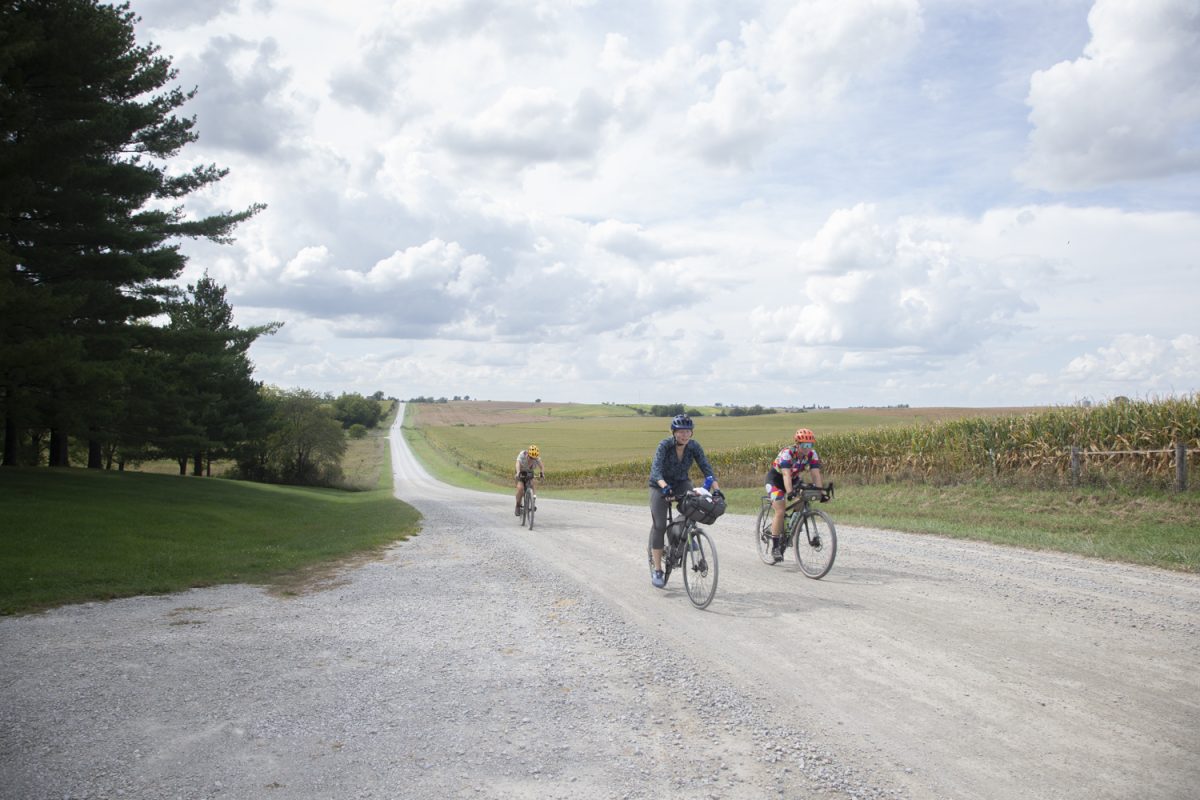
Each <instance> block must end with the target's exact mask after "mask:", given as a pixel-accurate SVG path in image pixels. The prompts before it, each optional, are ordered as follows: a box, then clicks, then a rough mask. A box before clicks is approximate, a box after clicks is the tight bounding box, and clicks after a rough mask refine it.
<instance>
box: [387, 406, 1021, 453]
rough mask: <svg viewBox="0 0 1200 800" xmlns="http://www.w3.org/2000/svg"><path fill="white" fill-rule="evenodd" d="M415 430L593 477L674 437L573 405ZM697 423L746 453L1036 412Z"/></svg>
mask: <svg viewBox="0 0 1200 800" xmlns="http://www.w3.org/2000/svg"><path fill="white" fill-rule="evenodd" d="M408 409H409V412H408V413H409V424H411V425H413V426H415V427H418V428H421V429H422V431H423V432H424V434H425V435H426V436H428V437H429V438H430V440H431V444H433V445H434V446H436V447H438V448H439V449H442V450H444V451H450V452H454V453H456V454H458V455H459V457H460V458H461V459H464V460H465V461H466V462H467V463H468V464H471V463H472V462H482V463H483V464H505V465H507V464H508V463H509V462H511V461H512V460H514V459H515V458H516V455H517V453H518V452H519V451H520V450H521V449H523V448H525V447H527V446H528V445H529V444H531V443H536V444H537V445H538V447H539V448H541V451H542V454H543V459H544V460H545V461H546V463H547V465H549V466H551V467H552V468H554V469H586V468H588V467H593V466H597V465H600V464H609V463H621V462H626V461H635V460H638V459H648V458H650V456H651V455H653V453H654V448H655V447H656V446H657V445H658V442H659V441H660V440H661V439H663V438H664V437H665V436H667V435H669V420H668V419H666V418H664V417H651V416H639V415H638V414H637V412H636V411H635V410H634V408H633V407H630V406H622V405H587V404H574V403H516V402H496V401H476V400H470V401H455V402H449V403H410V404H409V405H408ZM701 410H704V411H706V412H712V414H713V415H712V416H709V415H707V413H706V415H705V416H701V417H696V418H695V422H696V440H697V441H699V442H700V444H702V445H703V446H704V449H705V451H706V452H709V453H717V452H721V451H723V450H733V449H736V448H739V447H745V446H747V445H776V444H777V445H779V446H780V447H782V446H783V445H785V444H787V443H789V442H790V441H791V438H792V434H793V433H794V432H795V430H796V429H797V428H800V427H805V428H811V429H812V430H813V431H815V432H816V434H817V447H818V450H819V448H820V441H821V437H822V436H828V435H832V434H837V433H848V432H853V431H861V430H869V429H874V428H892V427H903V426H911V425H916V424H922V423H933V422H941V421H946V420H952V419H961V418H964V417H981V416H1002V415H1007V414H1014V413H1020V412H1021V411H1028V410H1032V409H1016V408H986V409H981V408H876V409H867V408H853V409H818V410H812V411H804V412H791V413H778V414H762V415H757V416H746V417H728V416H726V417H721V416H715V413H716V412H717V411H719V409H716V408H704V409H701Z"/></svg>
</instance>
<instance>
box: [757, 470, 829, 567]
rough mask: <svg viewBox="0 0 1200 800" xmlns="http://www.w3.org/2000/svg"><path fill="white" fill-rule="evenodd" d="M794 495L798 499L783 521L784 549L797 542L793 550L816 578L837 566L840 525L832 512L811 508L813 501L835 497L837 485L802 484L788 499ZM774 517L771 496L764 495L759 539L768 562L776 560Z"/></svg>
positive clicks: (787, 509) (798, 559) (781, 539)
mask: <svg viewBox="0 0 1200 800" xmlns="http://www.w3.org/2000/svg"><path fill="white" fill-rule="evenodd" d="M792 498H795V500H794V501H793V502H792V503H791V504H789V505H788V506H786V507H785V512H786V514H787V517H786V518H785V519H784V523H783V535H782V536H781V537H780V542H779V544H780V548H781V549H782V550H783V551H784V552H787V548H788V547H790V546H792V545H793V544H795V547H794V548H793V550H794V552H795V554H796V565H797V566H799V567H800V571H801V572H803V573H804V574H805V575H807V576H808V577H810V578H812V579H814V580H817V579H820V578H824V577H825V576H826V575H827V574H828V573H829V570H830V569H832V568H833V560H834V558H836V557H837V528H836V527H835V526H834V524H833V519H832V518H831V517H830V516H829V515H828V514H826V513H825V512H824V511H823V510H821V509H819V508H818V509H814V508H811V507H810V505H809V504H810V503H811V502H812V501H813V500H816V499H818V498H823V499H825V500H832V499H833V484H832V483H830V484H829V485H828V486H824V487H821V486H813V485H812V484H806V483H802V484H800V485H799V486H798V487H796V489H794V490H793V491H792V493H791V494H789V495H788V497H787V499H788V500H792ZM774 517H775V510H774V509H773V508H772V507H771V496H770V495H763V498H762V506H761V508H760V509H759V512H758V525H757V532H758V533H757V536H756V537H755V538H756V542H757V544H758V557H759V558H760V559H762V561H763V563H764V564H774V563H775V557H774V555H773V554H772V552H771V545H772V541H771V521H772V520H773V519H774Z"/></svg>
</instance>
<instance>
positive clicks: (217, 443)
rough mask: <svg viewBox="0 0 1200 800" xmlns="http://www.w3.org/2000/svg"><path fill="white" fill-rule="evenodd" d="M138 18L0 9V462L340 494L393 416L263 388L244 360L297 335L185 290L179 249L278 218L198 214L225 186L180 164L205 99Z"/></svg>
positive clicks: (87, 11)
mask: <svg viewBox="0 0 1200 800" xmlns="http://www.w3.org/2000/svg"><path fill="white" fill-rule="evenodd" d="M137 20H138V18H137V16H136V15H135V14H134V13H133V12H132V11H131V10H130V8H129V5H128V4H127V3H126V4H121V5H105V4H102V3H100V2H97V0H9V2H4V3H0V415H2V417H3V429H2V435H3V446H2V448H0V463H2V464H3V465H5V466H15V465H42V464H44V465H48V466H68V465H70V464H71V462H72V461H76V462H77V463H86V465H87V466H88V467H89V468H94V469H100V468H113V467H114V466H116V467H117V468H121V467H122V466H123V465H124V464H126V463H131V462H136V461H139V460H145V459H150V458H171V459H175V460H177V461H178V463H179V466H180V472H181V473H182V472H185V471H186V469H187V467H188V465H189V464H190V465H191V467H192V471H193V473H195V474H208V472H209V469H210V467H211V464H212V462H213V460H214V459H232V460H233V461H234V462H235V463H236V464H237V468H236V471H237V472H238V474H240V475H242V476H243V477H252V478H255V479H258V480H281V481H288V482H327V481H328V480H329V479H330V477H331V476H332V475H333V474H334V473H335V472H336V471H337V461H338V459H340V455H341V452H342V450H344V448H345V441H344V440H345V437H344V435H343V428H344V427H350V426H352V425H355V424H358V425H361V426H363V427H373V426H374V425H375V424H376V423H377V422H378V420H379V414H380V406H379V403H378V402H370V403H367V401H366V400H365V398H361V397H357V396H355V397H346V396H343V398H338V399H337V400H333V399H332V398H329V397H320V396H317V395H316V394H314V393H312V392H306V391H304V390H294V391H283V390H279V389H276V388H274V387H267V386H263V385H262V384H261V383H260V382H258V381H256V380H255V379H254V376H253V365H252V364H251V362H250V360H249V358H248V356H247V353H248V350H249V348H250V346H251V345H252V344H253V343H254V342H255V341H256V340H257V339H258V338H259V337H261V336H266V335H270V334H273V333H275V332H276V331H277V330H278V329H279V328H280V326H281V323H270V324H267V325H260V326H253V327H238V326H237V325H235V324H234V323H233V310H232V307H231V306H230V305H229V303H228V301H227V300H226V297H225V288H224V287H223V286H221V285H220V284H218V283H217V282H216V281H214V280H213V279H211V278H210V277H209V275H208V274H207V273H205V274H204V276H203V277H202V278H201V279H199V280H198V281H196V282H195V283H193V284H189V285H188V286H187V287H186V289H183V288H180V287H179V285H178V282H179V279H180V277H181V275H182V273H183V270H184V268H185V266H186V265H187V257H186V256H185V255H184V254H183V253H182V252H181V249H180V245H181V243H182V241H184V240H189V239H190V240H208V241H211V242H215V243H218V244H226V243H229V242H231V241H232V235H233V231H234V229H235V228H236V227H237V226H238V225H239V224H241V223H242V222H245V221H246V220H248V219H250V218H251V217H253V216H254V215H256V214H258V213H260V212H261V211H262V210H263V209H264V208H265V206H263V205H261V204H252V205H250V206H248V207H246V208H243V209H237V210H227V211H222V212H219V213H214V214H208V215H195V214H192V213H190V212H189V211H188V209H187V207H186V206H185V204H184V201H185V200H186V199H187V198H188V197H189V196H191V195H193V194H194V193H195V192H197V191H199V190H202V189H205V188H209V187H212V186H214V185H215V184H216V183H217V182H219V181H220V180H221V179H222V178H224V177H225V175H226V174H227V172H228V170H226V169H223V168H220V167H218V166H216V165H215V164H208V165H199V166H190V167H180V166H178V165H177V163H175V162H176V160H177V157H178V156H179V154H180V153H181V151H182V150H183V148H184V147H186V146H187V145H188V144H190V143H192V142H194V141H195V140H196V138H197V134H196V132H195V130H194V128H195V123H196V120H195V118H194V117H191V118H188V117H183V116H180V115H179V110H180V108H181V107H182V106H183V105H184V104H185V103H186V102H187V101H188V100H190V99H191V98H192V97H193V96H194V95H195V93H196V89H192V90H190V91H184V90H182V89H180V88H178V87H174V86H172V83H173V82H174V80H175V78H176V77H177V72H176V70H175V69H174V68H173V67H172V66H171V61H170V59H169V58H168V57H166V56H164V55H162V54H161V53H160V52H159V49H158V48H157V47H156V46H154V45H139V44H138V43H137V41H136V38H135V33H134V26H135V23H136V22H137ZM380 396H381V393H380ZM377 399H378V398H377ZM359 401H362V402H359ZM348 420H351V421H348ZM339 446H340V448H341V449H339Z"/></svg>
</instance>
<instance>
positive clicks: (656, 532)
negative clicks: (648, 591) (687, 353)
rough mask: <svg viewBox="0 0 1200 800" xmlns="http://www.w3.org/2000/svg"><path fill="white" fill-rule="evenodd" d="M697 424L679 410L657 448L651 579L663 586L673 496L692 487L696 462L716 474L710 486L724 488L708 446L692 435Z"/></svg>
mask: <svg viewBox="0 0 1200 800" xmlns="http://www.w3.org/2000/svg"><path fill="white" fill-rule="evenodd" d="M695 427H696V426H695V424H694V423H693V422H692V418H691V417H689V416H687V415H686V414H677V415H676V416H675V417H674V418H672V419H671V435H670V436H668V437H667V438H666V439H663V440H662V441H661V442H659V443H658V449H657V450H655V451H654V463H653V464H651V465H650V518H651V520H652V521H653V527H652V528H651V533H652V538H651V542H650V555H651V557H652V558H653V560H654V574H653V575H652V576H651V578H650V582H651V583H652V584H654V586H655V587H657V588H659V589H661V588H662V587H663V586H665V585H666V579H665V578H664V577H663V569H662V554H663V539H664V537H665V536H666V532H667V503H669V502H670V501H671V500H670V499H671V498H672V497H676V496H679V495H682V494H686V493H687V492H688V491H690V490H691V488H692V481H691V479H690V478H689V477H688V471H689V470H690V469H691V467H692V464H693V463H696V464H698V465H699V466H700V469H701V471H703V473H704V477H705V478H712V481H711V485H710V486H709V488H710V489H711V490H712V491H716V490H717V489H719V488H720V487H719V486H718V485H717V482H716V479H715V478H714V477H713V468H712V465H711V464H709V463H708V459H707V458H705V456H704V448H703V447H701V446H700V443H699V442H697V441H696V440H695V439H693V438H692V433H693V432H694V430H695Z"/></svg>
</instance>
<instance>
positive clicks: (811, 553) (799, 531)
mask: <svg viewBox="0 0 1200 800" xmlns="http://www.w3.org/2000/svg"><path fill="white" fill-rule="evenodd" d="M792 547H794V548H795V551H796V564H797V565H798V566H799V567H800V571H801V572H803V573H804V574H805V575H807V576H808V577H810V578H813V579H817V578H824V577H825V576H826V575H827V574H828V573H829V570H830V569H832V568H833V560H834V559H835V558H837V529H836V528H835V527H834V525H833V520H832V519H831V518H830V516H829V515H828V514H826V513H825V512H824V511H819V510H818V511H810V512H809V513H807V514H803V515H797V517H796V520H795V521H794V522H793V523H792Z"/></svg>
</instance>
